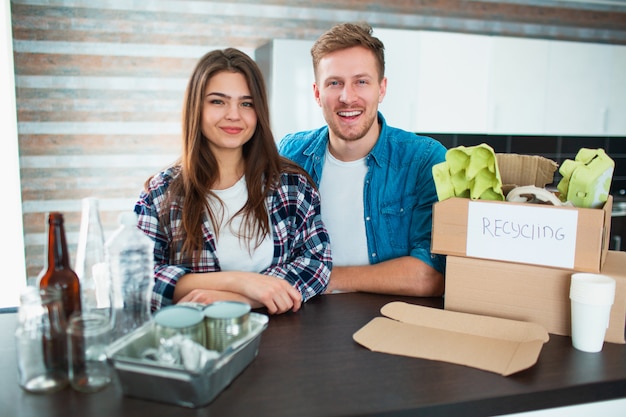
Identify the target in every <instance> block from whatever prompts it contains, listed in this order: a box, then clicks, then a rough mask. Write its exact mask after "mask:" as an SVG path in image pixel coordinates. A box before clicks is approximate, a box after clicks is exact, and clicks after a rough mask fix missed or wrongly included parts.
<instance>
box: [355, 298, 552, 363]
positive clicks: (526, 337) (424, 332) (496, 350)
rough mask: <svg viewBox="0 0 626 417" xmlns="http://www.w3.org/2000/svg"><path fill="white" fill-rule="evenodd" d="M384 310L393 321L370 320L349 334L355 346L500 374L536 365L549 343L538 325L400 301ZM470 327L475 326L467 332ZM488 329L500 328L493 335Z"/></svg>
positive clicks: (384, 318) (382, 318)
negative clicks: (544, 345)
mask: <svg viewBox="0 0 626 417" xmlns="http://www.w3.org/2000/svg"><path fill="white" fill-rule="evenodd" d="M382 311H384V314H386V315H390V316H394V318H397V319H391V318H386V317H377V318H374V319H373V320H372V321H370V322H369V323H368V324H366V325H365V326H364V327H362V328H361V329H360V330H358V331H357V332H356V333H355V334H354V335H353V339H354V340H355V341H356V342H357V343H359V344H361V345H362V346H365V347H366V348H368V349H370V350H372V351H375V352H384V353H390V354H395V355H402V356H410V357H415V358H423V359H431V360H438V361H444V362H450V363H455V364H459V365H465V366H471V367H474V368H478V369H482V370H485V371H490V372H495V373H499V374H501V375H510V374H513V373H515V372H518V371H521V370H523V369H526V368H529V367H531V366H532V365H534V364H535V363H536V362H537V358H538V357H539V353H540V351H541V347H542V346H543V343H545V342H546V341H547V339H548V334H547V332H546V331H545V330H543V332H541V331H540V330H541V326H539V325H534V324H531V323H523V322H515V321H513V320H502V319H494V318H492V317H485V316H476V315H471V314H465V313H455V312H450V311H445V310H439V309H434V308H429V307H421V306H415V305H411V304H406V303H400V302H394V303H389V304H387V305H386V306H384V307H383V309H382ZM457 319H459V320H460V322H459V321H457ZM485 319H486V320H485ZM404 320H408V322H406V321H404ZM468 323H473V324H471V326H470V327H471V329H472V331H471V332H468V331H467V330H468V329H467V327H466V326H467V325H468ZM517 323H521V325H518V324H517ZM492 327H497V328H499V329H498V330H497V331H495V332H493V331H492V330H491V328H492ZM507 327H508V328H510V329H512V330H510V331H509V330H507V329H505V328H507ZM524 328H527V329H524ZM537 328H539V329H537ZM533 329H535V330H533ZM498 335H503V336H502V337H498Z"/></svg>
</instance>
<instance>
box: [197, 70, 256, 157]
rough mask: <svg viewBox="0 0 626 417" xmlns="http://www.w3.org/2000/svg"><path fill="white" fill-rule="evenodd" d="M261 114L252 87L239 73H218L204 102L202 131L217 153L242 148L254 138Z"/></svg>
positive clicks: (212, 80)
mask: <svg viewBox="0 0 626 417" xmlns="http://www.w3.org/2000/svg"><path fill="white" fill-rule="evenodd" d="M256 123H257V116H256V111H255V109H254V103H253V101H252V95H251V94H250V89H249V88H248V84H247V83H246V79H245V78H244V76H243V75H242V74H240V73H238V72H230V71H222V72H219V73H217V74H215V75H214V76H213V77H212V78H211V79H210V80H209V83H208V84H207V86H206V89H205V91H204V99H203V105H202V127H201V129H202V133H203V134H204V136H205V137H206V138H207V139H208V140H209V146H210V147H211V149H212V150H213V152H215V153H220V152H225V151H228V150H239V151H241V148H242V147H243V145H244V144H245V143H246V142H247V141H248V140H250V138H251V137H252V135H253V134H254V130H255V128H256Z"/></svg>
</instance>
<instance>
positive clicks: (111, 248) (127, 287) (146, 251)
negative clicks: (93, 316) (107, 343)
mask: <svg viewBox="0 0 626 417" xmlns="http://www.w3.org/2000/svg"><path fill="white" fill-rule="evenodd" d="M119 222H120V227H119V228H118V229H117V230H116V231H115V233H114V234H113V235H112V236H111V238H110V239H109V240H108V241H107V243H106V256H107V263H108V264H109V273H110V276H111V285H112V287H113V291H112V303H113V311H114V318H113V322H114V326H115V328H114V337H119V336H123V335H124V334H126V333H129V332H131V331H133V330H135V329H136V328H138V327H140V326H141V325H142V324H144V323H145V322H147V321H149V320H150V319H151V315H150V299H151V293H152V287H153V286H154V252H153V251H154V242H153V241H152V239H150V238H149V237H148V236H146V235H145V234H144V233H143V232H142V231H141V230H139V229H138V228H137V215H136V214H135V213H134V212H125V213H122V214H121V215H120V216H119Z"/></svg>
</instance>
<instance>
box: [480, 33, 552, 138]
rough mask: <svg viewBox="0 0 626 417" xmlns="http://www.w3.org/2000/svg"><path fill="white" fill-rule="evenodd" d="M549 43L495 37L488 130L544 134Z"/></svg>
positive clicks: (501, 132)
mask: <svg viewBox="0 0 626 417" xmlns="http://www.w3.org/2000/svg"><path fill="white" fill-rule="evenodd" d="M548 53H549V43H548V42H547V41H545V40H537V39H522V38H505V37H494V38H493V53H492V61H491V65H492V67H491V79H490V84H489V93H490V96H489V110H488V122H487V126H488V133H495V134H511V135H516V134H522V135H527V134H532V135H535V134H539V135H540V134H543V131H544V121H545V119H544V116H545V108H546V88H547V73H548Z"/></svg>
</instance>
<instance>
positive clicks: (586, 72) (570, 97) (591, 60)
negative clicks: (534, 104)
mask: <svg viewBox="0 0 626 417" xmlns="http://www.w3.org/2000/svg"><path fill="white" fill-rule="evenodd" d="M549 45H550V58H549V65H548V73H547V88H546V113H545V129H544V134H547V135H604V134H605V133H606V118H607V114H608V111H609V109H608V97H609V94H608V93H609V92H608V88H609V77H610V73H611V71H610V62H611V53H610V52H611V46H610V45H603V44H592V43H582V42H565V41H549Z"/></svg>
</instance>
